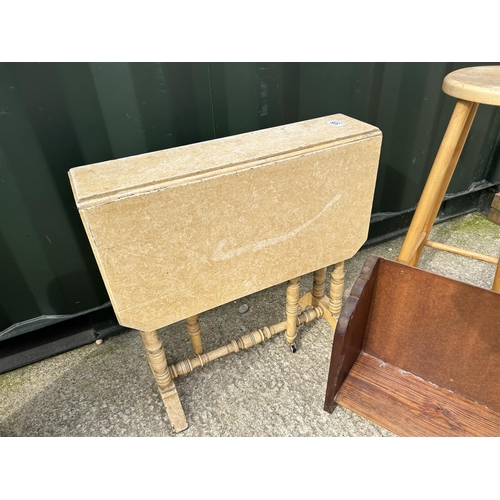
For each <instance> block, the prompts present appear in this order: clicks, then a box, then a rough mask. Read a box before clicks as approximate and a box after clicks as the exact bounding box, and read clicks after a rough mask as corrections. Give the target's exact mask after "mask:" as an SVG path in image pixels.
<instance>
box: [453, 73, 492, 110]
mask: <svg viewBox="0 0 500 500" xmlns="http://www.w3.org/2000/svg"><path fill="white" fill-rule="evenodd" d="M443 92H444V93H445V94H448V95H451V96H453V97H456V98H457V99H463V100H464V101H470V102H478V103H480V104H492V105H493V106H500V66H476V67H472V68H463V69H458V70H456V71H453V72H452V73H449V74H448V75H446V77H445V78H444V80H443Z"/></svg>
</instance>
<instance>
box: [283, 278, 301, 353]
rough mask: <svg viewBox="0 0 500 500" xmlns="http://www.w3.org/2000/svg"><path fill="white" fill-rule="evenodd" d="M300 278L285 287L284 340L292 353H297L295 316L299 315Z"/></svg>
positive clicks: (292, 280)
mask: <svg viewBox="0 0 500 500" xmlns="http://www.w3.org/2000/svg"><path fill="white" fill-rule="evenodd" d="M299 297H300V278H293V279H291V280H289V281H288V285H287V287H286V332H285V339H286V341H287V342H288V343H289V344H290V349H291V351H292V352H296V351H297V346H296V345H295V339H296V337H297V316H298V314H299Z"/></svg>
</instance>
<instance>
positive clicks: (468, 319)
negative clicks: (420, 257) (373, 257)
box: [363, 259, 500, 411]
mask: <svg viewBox="0 0 500 500" xmlns="http://www.w3.org/2000/svg"><path fill="white" fill-rule="evenodd" d="M371 311H372V312H371V316H370V322H369V326H368V331H367V332H366V341H365V344H364V347H363V352H365V353H367V354H370V355H372V356H374V357H376V358H379V359H383V360H384V361H385V362H387V363H389V364H391V365H394V366H397V367H399V368H401V369H403V370H405V371H408V372H411V373H413V374H414V375H416V376H418V377H422V378H423V379H425V380H430V381H432V382H433V383H435V384H436V385H438V386H440V387H442V388H444V389H449V390H450V391H453V392H454V393H455V394H460V395H461V396H463V397H466V398H468V399H471V400H474V401H477V402H479V403H481V404H483V405H485V406H487V407H489V408H491V409H494V410H495V411H500V329H499V325H500V294H498V293H495V292H492V291H491V290H486V289H483V288H479V287H476V286H472V285H469V284H467V283H463V282H460V281H456V280H452V279H449V278H446V277H444V276H439V275H437V274H433V273H430V272H426V271H423V270H421V269H417V268H414V267H411V266H406V265H403V264H400V263H397V262H393V261H390V260H385V259H380V265H379V271H378V273H377V282H376V285H375V290H374V292H373V303H372V306H371Z"/></svg>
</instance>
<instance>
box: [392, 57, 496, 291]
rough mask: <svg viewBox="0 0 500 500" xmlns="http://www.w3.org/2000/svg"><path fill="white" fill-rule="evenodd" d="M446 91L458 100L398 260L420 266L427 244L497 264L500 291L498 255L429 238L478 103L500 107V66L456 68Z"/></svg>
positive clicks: (448, 77) (447, 78) (447, 81)
mask: <svg viewBox="0 0 500 500" xmlns="http://www.w3.org/2000/svg"><path fill="white" fill-rule="evenodd" d="M443 92H445V93H446V94H448V95H450V96H453V97H456V98H457V99H458V102H457V104H456V106H455V110H454V111H453V114H452V116H451V119H450V122H449V124H448V128H447V129H446V133H445V135H444V137H443V141H442V142H441V146H440V147H439V151H438V153H437V155H436V158H435V160H434V164H433V166H432V169H431V171H430V173H429V177H428V178H427V182H426V184H425V187H424V190H423V192H422V195H421V197H420V201H419V202H418V205H417V209H416V211H415V214H414V216H413V219H412V222H411V224H410V228H409V229H408V233H407V235H406V237H405V239H404V241H403V245H402V247H401V251H400V252H399V256H398V258H397V260H398V262H401V263H404V264H409V265H411V266H417V265H418V262H419V260H420V256H421V254H422V251H423V249H424V246H428V247H431V248H434V249H437V250H444V251H447V252H452V253H456V254H459V255H463V256H465V257H470V258H474V259H478V260H482V261H485V262H489V263H492V264H496V266H497V269H496V274H495V278H494V280H493V286H492V289H493V290H494V291H496V292H500V264H499V259H498V258H496V257H491V256H489V255H484V254H480V253H477V252H471V251H469V250H465V249H462V248H457V247H453V246H451V245H445V244H443V243H438V242H435V241H431V240H429V233H430V231H431V229H432V226H433V225H434V221H435V220H436V216H437V214H438V211H439V207H440V206H441V203H442V201H443V198H444V195H445V194H446V190H447V189H448V185H449V183H450V180H451V177H452V175H453V172H454V171H455V167H456V165H457V162H458V159H459V158H460V154H461V152H462V149H463V147H464V143H465V140H466V139H467V135H468V133H469V130H470V128H471V125H472V122H473V121H474V117H475V115H476V111H477V108H478V106H479V104H491V105H494V106H500V66H478V67H474V68H464V69H459V70H457V71H453V72H452V73H450V74H449V75H447V76H446V77H445V79H444V80H443Z"/></svg>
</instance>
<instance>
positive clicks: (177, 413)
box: [141, 331, 188, 432]
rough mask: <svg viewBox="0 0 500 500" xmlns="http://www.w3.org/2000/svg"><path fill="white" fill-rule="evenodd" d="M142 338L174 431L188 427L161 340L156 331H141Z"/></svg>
mask: <svg viewBox="0 0 500 500" xmlns="http://www.w3.org/2000/svg"><path fill="white" fill-rule="evenodd" d="M141 338H142V341H143V342H144V347H145V348H146V356H147V358H148V362H149V366H150V368H151V371H152V372H153V376H154V379H155V381H156V385H157V386H158V390H159V391H160V395H161V398H162V400H163V404H164V405H165V408H166V410H167V415H168V418H169V420H170V425H171V426H172V429H173V431H174V432H180V431H183V430H184V429H187V427H188V424H187V421H186V416H185V415H184V410H183V409H182V405H181V401H180V399H179V395H178V394H177V390H176V388H175V385H174V382H173V380H172V376H171V375H170V371H169V369H168V366H167V358H166V357H165V351H164V350H163V346H162V343H161V340H160V339H159V338H158V334H157V332H156V331H152V332H141Z"/></svg>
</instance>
